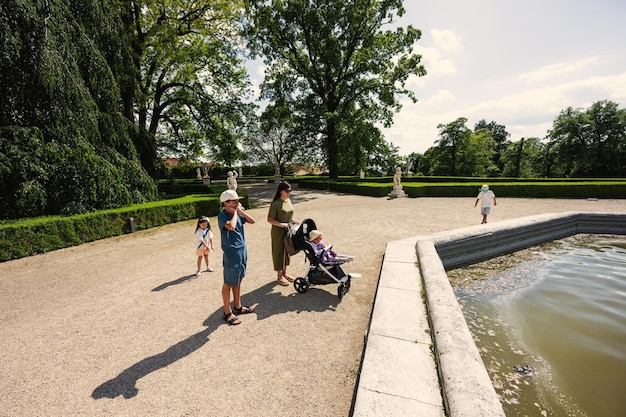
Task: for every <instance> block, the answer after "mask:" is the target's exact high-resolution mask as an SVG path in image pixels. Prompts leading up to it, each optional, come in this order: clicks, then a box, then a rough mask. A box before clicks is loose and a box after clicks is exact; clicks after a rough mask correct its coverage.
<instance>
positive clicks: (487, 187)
mask: <svg viewBox="0 0 626 417" xmlns="http://www.w3.org/2000/svg"><path fill="white" fill-rule="evenodd" d="M480 189H481V191H487V190H489V186H488V185H487V184H484V185H483V186H482V187H480Z"/></svg>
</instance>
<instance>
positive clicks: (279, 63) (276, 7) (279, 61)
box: [245, 0, 426, 178]
mask: <svg viewBox="0 0 626 417" xmlns="http://www.w3.org/2000/svg"><path fill="white" fill-rule="evenodd" d="M245 1H246V5H247V8H248V17H249V19H250V20H249V25H248V34H249V39H250V47H251V49H252V50H253V51H254V52H255V53H257V54H262V55H263V57H264V62H265V63H266V65H267V67H268V69H267V71H266V78H265V80H264V82H263V86H262V90H263V94H264V97H265V98H268V99H271V98H272V95H273V94H275V93H276V92H277V91H280V94H281V95H285V96H286V97H287V98H288V100H289V101H290V107H291V108H292V109H293V110H294V115H296V116H297V117H299V118H300V119H301V120H302V122H301V125H302V126H303V127H306V128H307V129H309V131H310V132H312V133H313V134H317V135H320V136H321V137H322V141H323V150H324V152H325V156H326V158H327V160H328V166H329V173H330V176H331V177H332V178H336V177H337V176H338V175H339V152H340V150H341V149H342V148H341V147H340V142H341V141H342V140H349V138H350V134H349V132H347V131H345V130H344V131H343V132H344V133H345V134H342V129H341V128H340V125H341V121H342V119H344V118H346V119H349V117H350V115H352V114H353V112H354V109H355V108H358V109H359V110H362V111H363V112H364V114H366V115H367V121H369V122H382V123H383V124H385V125H387V126H388V125H390V124H391V123H392V119H393V112H394V111H398V110H399V109H400V107H401V106H400V103H399V101H398V97H399V96H403V95H406V96H408V97H409V98H411V99H412V100H414V101H415V96H414V94H413V93H412V92H411V91H409V90H407V89H406V88H405V82H406V80H407V78H408V77H409V76H410V75H413V74H414V75H418V76H422V75H425V74H426V71H425V69H424V67H423V66H422V65H420V60H421V57H420V56H419V55H417V54H414V53H412V49H413V45H414V44H415V42H416V41H417V40H418V39H419V38H420V36H421V33H420V31H419V30H417V29H415V28H413V27H412V26H408V27H406V28H401V27H396V28H395V29H389V30H382V28H383V26H386V25H392V24H394V18H395V17H396V16H402V14H403V13H404V9H403V7H402V3H403V2H402V0H245Z"/></svg>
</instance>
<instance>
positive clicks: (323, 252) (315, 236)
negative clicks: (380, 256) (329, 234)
mask: <svg viewBox="0 0 626 417" xmlns="http://www.w3.org/2000/svg"><path fill="white" fill-rule="evenodd" d="M309 240H310V241H311V242H312V243H313V244H315V255H316V256H317V257H318V258H319V259H320V261H321V262H322V263H323V264H332V263H333V262H335V261H343V262H350V261H351V260H352V259H353V257H352V256H348V255H337V252H335V251H334V250H332V247H333V245H330V246H326V245H325V244H324V242H322V232H320V231H319V230H317V229H314V230H311V232H310V233H309ZM343 262H341V263H343Z"/></svg>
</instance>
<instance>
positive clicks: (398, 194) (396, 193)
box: [387, 185, 409, 198]
mask: <svg viewBox="0 0 626 417" xmlns="http://www.w3.org/2000/svg"><path fill="white" fill-rule="evenodd" d="M408 196H409V195H408V194H407V193H405V192H404V191H403V190H402V186H401V185H394V186H393V190H392V191H391V192H390V193H389V194H387V197H389V198H402V197H408Z"/></svg>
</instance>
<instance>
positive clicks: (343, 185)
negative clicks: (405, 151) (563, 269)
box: [298, 179, 626, 199]
mask: <svg viewBox="0 0 626 417" xmlns="http://www.w3.org/2000/svg"><path fill="white" fill-rule="evenodd" d="M482 184H483V182H474V183H471V182H462V183H451V182H450V183H417V182H409V183H405V182H404V181H403V182H402V189H403V191H404V192H405V193H406V194H407V195H408V196H409V197H476V195H477V194H478V189H479V188H480V186H481V185H482ZM298 186H299V187H301V188H310V189H315V190H328V191H334V192H339V193H346V194H357V195H366V196H370V197H384V196H386V195H388V194H389V193H391V191H392V190H393V186H392V185H391V184H389V182H387V183H371V182H348V181H345V180H344V181H330V180H324V181H313V180H310V179H307V180H304V181H298ZM491 189H492V190H494V192H495V194H496V196H497V197H522V198H605V199H606V198H617V199H623V198H626V180H613V181H604V180H603V181H595V180H594V181H579V182H564V181H561V182H553V181H550V182H545V181H536V182H528V180H527V182H524V183H522V182H514V183H495V184H493V186H492V187H491Z"/></svg>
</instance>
